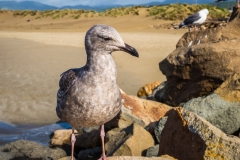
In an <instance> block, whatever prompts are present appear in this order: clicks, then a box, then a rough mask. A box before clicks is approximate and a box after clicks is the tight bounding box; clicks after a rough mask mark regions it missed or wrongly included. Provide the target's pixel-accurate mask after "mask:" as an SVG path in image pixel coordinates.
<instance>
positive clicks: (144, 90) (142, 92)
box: [137, 81, 161, 97]
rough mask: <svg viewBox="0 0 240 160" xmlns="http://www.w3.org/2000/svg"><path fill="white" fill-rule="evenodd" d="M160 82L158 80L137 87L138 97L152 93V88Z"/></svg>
mask: <svg viewBox="0 0 240 160" xmlns="http://www.w3.org/2000/svg"><path fill="white" fill-rule="evenodd" d="M160 84H161V82H160V81H156V82H152V83H148V84H145V85H144V86H143V87H141V88H140V89H139V91H138V92H137V96H138V97H147V96H149V95H151V94H152V93H153V90H154V89H155V88H156V87H157V86H159V85H160Z"/></svg>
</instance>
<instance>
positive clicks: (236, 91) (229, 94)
mask: <svg viewBox="0 0 240 160" xmlns="http://www.w3.org/2000/svg"><path fill="white" fill-rule="evenodd" d="M214 93H215V94H217V95H219V96H220V97H221V98H222V99H224V100H226V101H229V102H240V74H239V73H235V74H233V75H231V76H229V78H228V79H227V80H226V81H224V82H223V83H222V84H221V86H219V87H218V88H217V89H216V90H215V91H214Z"/></svg>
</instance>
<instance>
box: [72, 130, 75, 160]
mask: <svg viewBox="0 0 240 160" xmlns="http://www.w3.org/2000/svg"><path fill="white" fill-rule="evenodd" d="M75 142H76V137H75V135H74V129H72V134H71V143H72V152H71V160H74V159H75V158H74V144H75Z"/></svg>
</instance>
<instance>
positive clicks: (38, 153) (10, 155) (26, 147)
mask: <svg viewBox="0 0 240 160" xmlns="http://www.w3.org/2000/svg"><path fill="white" fill-rule="evenodd" d="M0 156H1V160H3V159H6V160H7V159H19V160H21V159H22V160H31V159H43V160H50V159H51V160H57V159H59V158H61V157H64V156H66V153H65V151H64V150H62V149H60V148H53V149H52V148H48V147H46V146H42V145H40V144H38V143H36V142H31V141H26V140H19V141H15V142H11V143H9V144H5V145H4V146H1V147H0ZM2 157H3V158H2Z"/></svg>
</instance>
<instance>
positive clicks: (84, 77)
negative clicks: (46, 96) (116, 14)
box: [56, 25, 138, 128]
mask: <svg viewBox="0 0 240 160" xmlns="http://www.w3.org/2000/svg"><path fill="white" fill-rule="evenodd" d="M124 47H128V48H129V46H128V45H127V44H125V43H124V42H123V40H122V38H121V37H120V35H119V34H118V32H117V31H116V30H115V29H113V28H112V27H109V26H106V25H95V26H93V27H92V28H91V29H90V30H89V31H88V32H87V34H86V37H85V48H86V52H87V63H86V65H85V66H83V67H82V68H75V69H69V70H68V71H66V72H64V73H63V74H62V76H61V79H60V81H59V87H60V89H59V91H58V94H57V108H56V112H57V115H58V117H59V118H60V119H62V120H63V121H66V122H68V123H69V124H70V125H72V126H73V127H74V128H76V127H82V126H96V125H102V124H104V123H106V122H107V121H109V120H111V119H112V118H114V117H115V116H116V115H117V113H118V112H119V111H120V108H121V105H122V102H121V101H122V98H121V93H120V90H119V87H118V85H117V83H116V76H117V75H116V74H117V72H116V66H115V63H114V60H113V58H112V55H111V53H112V52H113V51H117V50H123V49H122V48H124ZM130 49H131V50H133V51H134V52H136V54H137V51H136V50H135V49H134V48H131V46H130ZM127 52H128V51H127ZM129 53H130V52H129ZM130 54H131V53H130ZM135 56H136V55H135ZM137 56H138V54H137Z"/></svg>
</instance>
